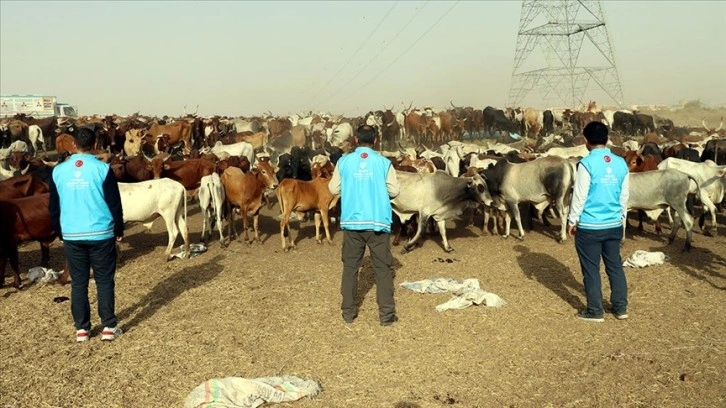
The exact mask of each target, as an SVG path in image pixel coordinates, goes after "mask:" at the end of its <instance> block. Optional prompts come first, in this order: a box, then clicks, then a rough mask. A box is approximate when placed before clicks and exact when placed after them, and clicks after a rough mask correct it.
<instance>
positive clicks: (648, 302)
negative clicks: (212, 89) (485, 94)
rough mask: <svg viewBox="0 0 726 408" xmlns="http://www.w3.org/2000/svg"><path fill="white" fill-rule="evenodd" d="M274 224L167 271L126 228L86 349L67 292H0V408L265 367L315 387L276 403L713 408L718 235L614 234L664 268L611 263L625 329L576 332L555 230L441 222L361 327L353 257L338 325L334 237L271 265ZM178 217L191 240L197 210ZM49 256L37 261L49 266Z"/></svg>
mask: <svg viewBox="0 0 726 408" xmlns="http://www.w3.org/2000/svg"><path fill="white" fill-rule="evenodd" d="M278 211H279V210H278V207H275V208H273V209H272V210H271V211H268V210H264V211H263V215H262V217H261V230H262V231H263V244H262V245H261V246H260V245H257V244H255V245H252V246H248V245H246V244H244V243H241V242H233V243H232V244H231V245H230V247H229V248H227V249H222V248H221V247H220V245H219V243H218V235H217V237H216V238H214V240H213V241H212V243H211V245H210V248H209V251H208V252H206V253H203V254H201V255H200V256H197V257H195V258H192V259H188V260H174V261H171V262H168V263H167V262H164V260H163V250H164V247H165V246H166V241H167V237H166V232H165V231H164V229H163V228H164V227H163V223H162V222H160V221H157V223H156V224H155V225H154V226H153V228H152V230H151V231H150V232H148V231H144V229H143V226H141V225H135V226H132V227H130V228H129V229H128V230H127V236H126V238H125V240H124V241H123V243H122V253H123V257H124V259H125V263H124V264H123V265H122V266H120V267H119V269H118V275H117V279H116V288H117V299H116V310H117V313H118V316H119V318H120V322H121V327H122V328H123V329H124V331H125V334H123V336H122V337H121V338H120V339H118V340H117V341H115V342H112V343H102V342H101V341H100V340H99V337H98V335H99V331H100V327H98V324H100V323H99V321H98V318H97V315H96V311H95V295H92V300H91V302H92V308H94V310H93V314H92V319H93V323H94V328H93V332H92V334H93V337H92V338H91V341H89V342H87V343H85V344H76V343H75V341H74V331H73V326H72V319H71V315H70V310H69V307H70V305H69V302H63V303H54V302H53V299H54V298H55V297H56V296H69V295H70V287H69V286H60V285H58V284H47V285H41V284H35V285H33V284H30V285H26V288H25V289H23V290H21V291H16V290H15V289H13V288H7V287H6V288H3V289H0V309H1V310H2V313H0V322H1V323H0V343H2V348H1V349H0V373H1V375H0V407H36V408H41V407H179V406H181V405H182V403H183V401H184V399H185V397H186V396H187V394H188V393H189V392H190V391H191V390H192V388H194V387H195V386H197V385H198V384H199V383H201V382H203V381H205V380H207V379H211V378H222V377H228V376H239V377H247V378H255V377H265V376H273V375H282V374H290V375H297V376H299V377H302V378H306V379H315V380H317V381H319V382H320V384H321V385H322V389H323V391H322V393H321V394H320V395H319V396H318V397H317V398H315V399H310V400H302V401H299V402H294V403H289V404H280V406H290V407H292V406H296V407H300V408H304V407H366V408H371V407H399V408H400V407H409V408H411V407H439V406H446V405H452V406H457V407H499V406H504V407H547V406H551V407H593V406H603V407H613V406H624V407H717V406H721V407H723V406H725V405H726V385H724V384H725V383H724V376H725V374H726V318H724V316H726V292H725V290H726V239H725V238H724V237H723V236H720V237H717V238H709V237H705V236H703V235H702V234H701V232H700V230H698V229H697V230H696V232H695V233H694V249H693V250H692V251H691V252H690V253H682V252H681V249H682V247H683V242H684V241H683V239H684V233H683V230H681V231H680V234H679V236H678V238H677V239H676V241H675V242H674V244H673V245H671V246H668V245H667V244H666V240H665V238H664V237H657V236H656V235H655V234H654V233H653V227H652V225H646V231H645V232H644V233H641V234H637V232H636V231H635V228H630V229H629V230H628V233H627V242H626V244H625V246H624V249H623V254H624V256H627V255H630V254H632V253H633V252H634V251H635V250H638V249H643V250H649V251H663V252H665V253H666V254H667V255H668V256H669V257H670V261H669V262H667V263H666V264H664V265H662V266H653V267H649V268H644V269H627V270H626V274H627V277H628V286H629V290H630V308H629V312H630V320H627V321H618V320H616V319H615V318H614V317H612V316H611V315H608V316H606V320H605V322H604V323H588V322H583V321H580V320H578V319H576V318H575V312H576V311H577V310H578V309H581V308H583V302H584V301H585V298H584V294H583V286H582V283H581V273H580V270H579V264H578V262H577V258H576V255H575V250H574V246H573V243H572V241H568V242H567V243H566V244H564V245H560V244H557V243H556V242H555V239H554V234H555V232H556V231H557V230H558V228H557V227H556V226H552V227H548V228H546V227H543V226H541V225H539V224H537V223H535V230H533V231H532V232H530V233H529V234H528V235H527V236H526V237H525V240H524V241H523V242H520V241H517V240H515V239H513V238H510V239H509V240H502V239H501V238H499V237H492V236H482V235H481V233H480V229H479V228H476V227H474V226H469V227H466V226H463V225H462V222H461V221H457V223H458V224H459V225H460V226H459V227H457V228H453V227H454V225H453V223H452V225H451V227H450V228H449V236H450V238H451V244H452V245H453V247H454V248H455V249H456V251H455V252H454V253H451V254H446V253H445V252H444V251H443V250H442V247H441V244H440V238H438V237H437V236H429V237H427V239H426V240H425V242H424V243H423V245H422V246H421V247H419V248H417V249H415V250H414V251H413V252H411V253H409V254H406V255H401V254H400V253H399V248H394V256H395V269H396V275H395V282H396V286H397V289H396V294H395V296H396V301H397V309H398V315H399V317H400V321H399V322H398V323H396V324H395V325H393V326H390V327H382V326H380V325H379V323H378V318H377V306H376V303H375V286H374V285H373V276H372V271H371V269H370V266H369V264H368V261H366V263H365V267H364V269H363V270H362V273H361V276H360V282H361V283H360V287H359V299H360V302H361V303H362V306H361V309H360V315H359V318H358V319H357V320H356V321H355V322H354V323H353V324H351V325H346V324H344V323H343V321H342V319H341V316H340V311H339V301H340V295H339V284H340V274H341V262H340V249H341V240H342V233H341V232H339V231H335V232H334V243H335V245H334V246H332V247H331V246H328V245H318V244H316V243H315V241H314V239H313V234H314V232H313V231H314V227H313V225H312V222H310V223H306V224H303V228H302V231H301V232H300V238H301V239H300V241H299V243H298V249H297V250H296V251H294V252H290V253H283V252H282V251H281V249H280V239H279V237H280V236H279V227H278V224H277V223H276V222H275V221H274V219H273V218H271V215H276V214H277V213H278ZM189 213H190V230H191V231H192V234H191V237H192V239H193V242H198V239H199V236H200V231H201V221H200V213H199V209H198V206H197V205H196V204H193V205H191V206H190V210H189ZM725 221H726V220H725V219H724V217H723V215H720V216H719V222H720V223H721V225H723V223H724V222H725ZM556 222H557V221H556V220H555V221H554V223H556ZM479 223H481V221H479ZM631 224H633V220H631ZM666 232H668V231H667V230H666ZM296 233H297V230H293V234H296ZM634 233H635V236H634ZM720 233H721V234H722V235H726V230H725V229H724V228H723V227H722V228H720ZM177 244H179V242H178V243H177ZM60 245H61V244H58V243H56V244H54V246H53V247H52V250H51V256H52V261H51V266H52V267H53V268H54V269H56V270H59V269H61V268H62V262H63V256H62V248H61V246H60ZM22 251H23V252H22V253H21V266H22V269H23V270H25V271H27V270H28V268H30V267H32V266H35V265H36V264H37V262H38V261H39V258H40V254H39V251H38V244H36V243H30V244H27V245H26V246H24V248H23V249H22ZM447 260H450V262H447ZM441 261H443V262H441ZM603 276H604V274H603ZM434 277H452V278H455V279H458V280H462V279H465V278H477V279H479V281H480V283H481V286H482V288H483V289H485V290H487V291H490V292H493V293H496V294H498V295H499V296H501V297H502V298H503V299H505V300H506V301H507V302H508V305H507V306H505V307H503V308H486V307H481V306H472V307H470V308H467V309H463V310H455V311H446V312H443V313H439V312H436V311H435V309H434V307H435V306H436V305H438V304H440V303H443V302H445V301H446V300H448V299H449V297H450V295H447V294H439V295H432V294H416V293H413V292H410V291H407V290H405V289H401V288H400V287H398V284H400V283H401V282H404V281H416V280H421V279H426V278H434ZM23 279H24V282H26V281H25V274H23ZM6 283H8V284H9V283H10V277H8V278H6ZM26 283H27V282H26ZM603 289H604V295H605V298H606V299H607V298H608V297H609V286H608V285H607V283H604V288H603ZM91 293H92V294H93V293H95V286H94V285H93V283H91ZM606 305H607V301H606ZM683 374H688V375H689V376H690V377H687V378H686V381H684V380H682V378H683V377H682V375H683Z"/></svg>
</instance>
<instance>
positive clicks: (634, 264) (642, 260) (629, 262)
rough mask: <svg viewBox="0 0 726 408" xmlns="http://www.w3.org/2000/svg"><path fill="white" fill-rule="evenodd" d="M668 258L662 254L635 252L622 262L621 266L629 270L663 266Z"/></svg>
mask: <svg viewBox="0 0 726 408" xmlns="http://www.w3.org/2000/svg"><path fill="white" fill-rule="evenodd" d="M668 260H669V258H668V257H667V256H665V254H664V253H663V252H658V251H656V252H648V251H643V250H637V251H635V252H634V253H633V254H632V255H630V256H629V257H628V259H626V260H625V261H623V266H629V267H631V268H644V267H646V266H651V265H663V263H665V262H666V261H668Z"/></svg>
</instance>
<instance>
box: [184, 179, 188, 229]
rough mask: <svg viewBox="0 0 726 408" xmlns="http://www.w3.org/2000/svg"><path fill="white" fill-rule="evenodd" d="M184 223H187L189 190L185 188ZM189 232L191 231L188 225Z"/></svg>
mask: <svg viewBox="0 0 726 408" xmlns="http://www.w3.org/2000/svg"><path fill="white" fill-rule="evenodd" d="M184 223H187V189H186V188H184ZM187 230H189V224H188V223H187Z"/></svg>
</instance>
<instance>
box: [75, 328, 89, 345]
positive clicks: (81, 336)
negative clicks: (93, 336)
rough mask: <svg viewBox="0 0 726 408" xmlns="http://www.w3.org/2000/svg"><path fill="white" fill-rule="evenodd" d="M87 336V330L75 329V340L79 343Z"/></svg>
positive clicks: (85, 339) (86, 339)
mask: <svg viewBox="0 0 726 408" xmlns="http://www.w3.org/2000/svg"><path fill="white" fill-rule="evenodd" d="M88 338H89V335H88V330H83V329H81V330H76V342H78V343H81V342H84V341H88Z"/></svg>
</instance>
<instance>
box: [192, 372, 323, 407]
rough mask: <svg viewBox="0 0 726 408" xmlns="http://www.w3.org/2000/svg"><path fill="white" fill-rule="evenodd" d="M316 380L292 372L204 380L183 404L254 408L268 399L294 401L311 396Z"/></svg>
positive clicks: (318, 386)
mask: <svg viewBox="0 0 726 408" xmlns="http://www.w3.org/2000/svg"><path fill="white" fill-rule="evenodd" d="M318 393H320V384H318V383H317V382H316V381H314V380H303V379H302V378H298V377H295V376H288V375H286V376H282V377H262V378H253V379H250V378H241V377H227V378H221V379H212V380H207V381H205V382H203V383H201V384H199V385H198V386H196V387H195V388H194V389H193V390H192V392H190V393H189V395H188V396H187V398H186V400H185V401H184V408H200V407H204V408H256V407H259V406H260V405H262V404H265V403H270V402H290V401H297V400H299V399H302V398H304V397H311V398H312V397H315V396H316V395H318Z"/></svg>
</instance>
